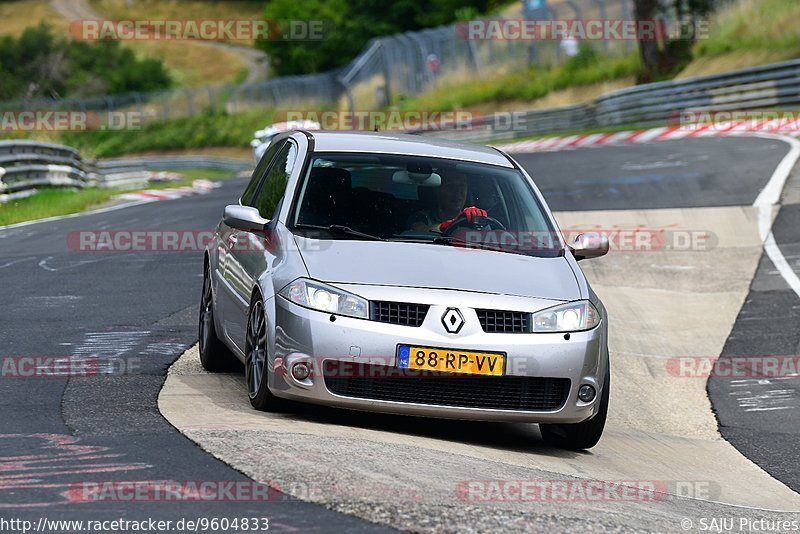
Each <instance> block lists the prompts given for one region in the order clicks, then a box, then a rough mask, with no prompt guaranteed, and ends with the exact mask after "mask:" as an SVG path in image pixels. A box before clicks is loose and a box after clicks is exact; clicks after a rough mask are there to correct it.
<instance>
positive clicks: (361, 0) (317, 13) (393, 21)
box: [258, 0, 508, 76]
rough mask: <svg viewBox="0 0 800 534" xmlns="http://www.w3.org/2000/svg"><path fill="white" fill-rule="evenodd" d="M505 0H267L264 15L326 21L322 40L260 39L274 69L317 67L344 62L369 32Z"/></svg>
mask: <svg viewBox="0 0 800 534" xmlns="http://www.w3.org/2000/svg"><path fill="white" fill-rule="evenodd" d="M507 3H508V0H392V1H390V2H387V1H386V0H302V1H298V0H270V1H269V2H267V5H266V7H265V11H264V16H265V18H266V19H267V21H270V22H271V23H272V24H273V25H274V22H275V21H290V20H301V21H304V20H310V19H314V20H322V21H326V22H328V24H327V25H326V27H325V31H324V35H323V39H321V40H305V41H303V40H297V41H287V40H284V39H282V38H280V37H278V38H276V39H270V40H266V41H261V42H259V44H258V46H259V47H260V48H261V49H263V50H264V51H265V52H267V54H268V55H269V57H270V66H271V68H272V71H273V74H275V75H280V76H285V75H292V74H307V73H312V72H321V71H326V70H330V69H333V68H336V67H341V66H343V65H346V64H347V63H349V62H350V61H351V60H352V59H353V58H354V57H356V56H357V55H358V53H359V52H360V51H361V50H362V49H363V48H364V45H365V44H366V43H367V42H368V41H369V40H370V39H372V38H374V37H379V36H383V35H392V34H395V33H401V32H406V31H413V30H419V29H421V28H427V27H431V26H439V25H443V24H449V23H451V22H454V21H456V20H457V19H458V17H459V13H464V10H465V8H472V9H473V10H474V12H476V13H486V12H488V11H491V10H492V9H495V8H497V7H499V6H501V5H503V4H507Z"/></svg>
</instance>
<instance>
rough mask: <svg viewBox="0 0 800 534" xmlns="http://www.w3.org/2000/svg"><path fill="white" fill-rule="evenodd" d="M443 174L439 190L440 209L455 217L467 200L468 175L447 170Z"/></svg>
mask: <svg viewBox="0 0 800 534" xmlns="http://www.w3.org/2000/svg"><path fill="white" fill-rule="evenodd" d="M441 176H442V185H441V186H440V187H439V190H438V191H437V196H438V200H439V209H440V210H441V211H442V212H443V213H444V214H445V215H447V216H448V217H455V216H456V215H457V214H458V212H460V211H461V210H462V209H464V204H465V203H466V202H467V175H466V174H464V173H462V172H458V171H446V172H444V173H442V175H441Z"/></svg>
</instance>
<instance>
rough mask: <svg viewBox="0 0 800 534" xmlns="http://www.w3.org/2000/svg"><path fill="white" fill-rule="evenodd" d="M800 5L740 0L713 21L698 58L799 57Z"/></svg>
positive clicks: (698, 49) (696, 52)
mask: <svg viewBox="0 0 800 534" xmlns="http://www.w3.org/2000/svg"><path fill="white" fill-rule="evenodd" d="M798 20H800V3H798V2H796V1H790V0H740V1H739V2H738V3H736V4H734V5H733V6H730V7H728V8H725V9H723V10H721V11H720V12H719V13H718V14H717V15H716V16H715V17H714V19H713V23H712V25H711V28H710V29H711V31H710V35H709V37H708V38H707V39H701V40H699V41H698V43H697V45H696V46H695V49H694V56H695V57H702V56H716V55H722V54H728V53H732V52H737V53H740V52H744V51H761V50H771V51H779V52H780V53H781V54H785V56H786V57H787V58H789V57H798V56H800V25H798V24H797V21H798Z"/></svg>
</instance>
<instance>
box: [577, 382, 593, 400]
mask: <svg viewBox="0 0 800 534" xmlns="http://www.w3.org/2000/svg"><path fill="white" fill-rule="evenodd" d="M596 394H597V393H595V391H594V388H593V387H592V386H590V385H584V386H581V389H579V390H578V398H579V399H580V400H582V401H583V402H591V401H593V400H594V396H595V395H596Z"/></svg>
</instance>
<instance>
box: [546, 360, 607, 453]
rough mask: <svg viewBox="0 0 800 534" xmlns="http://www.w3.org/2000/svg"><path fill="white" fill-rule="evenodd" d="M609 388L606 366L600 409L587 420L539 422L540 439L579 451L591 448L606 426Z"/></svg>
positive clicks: (598, 439) (553, 444)
mask: <svg viewBox="0 0 800 534" xmlns="http://www.w3.org/2000/svg"><path fill="white" fill-rule="evenodd" d="M610 390H611V372H610V370H609V367H608V366H606V378H605V381H604V383H603V393H602V395H601V397H600V409H599V410H598V412H597V414H595V416H594V417H592V418H591V419H589V420H588V421H583V422H581V423H574V424H541V425H539V430H540V431H541V433H542V439H544V442H545V443H547V444H548V445H552V446H554V447H559V448H561V449H568V450H571V451H580V450H584V449H591V448H592V447H594V446H595V445H597V442H598V441H600V436H602V435H603V429H604V428H605V426H606V416H607V415H608V398H609V396H610Z"/></svg>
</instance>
